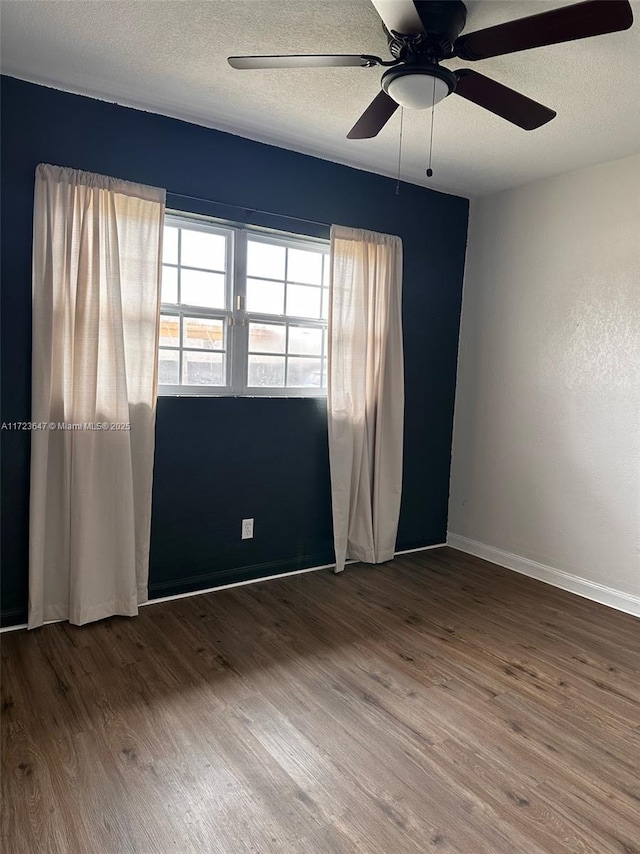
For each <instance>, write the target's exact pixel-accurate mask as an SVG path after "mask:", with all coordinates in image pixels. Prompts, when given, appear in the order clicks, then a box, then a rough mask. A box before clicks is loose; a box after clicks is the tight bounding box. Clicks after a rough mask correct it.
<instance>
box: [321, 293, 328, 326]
mask: <svg viewBox="0 0 640 854" xmlns="http://www.w3.org/2000/svg"><path fill="white" fill-rule="evenodd" d="M328 317H329V288H323V289H322V319H323V320H327V318H328Z"/></svg>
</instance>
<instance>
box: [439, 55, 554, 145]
mask: <svg viewBox="0 0 640 854" xmlns="http://www.w3.org/2000/svg"><path fill="white" fill-rule="evenodd" d="M454 74H455V75H456V77H457V78H458V83H457V85H456V88H455V93H456V95H460V96H461V97H462V98H466V99H467V101H473V103H474V104H477V105H478V106H479V107H484V108H485V110H490V111H491V112H492V113H495V114H496V115H497V116H500V117H501V118H503V119H506V120H507V121H508V122H511V123H512V124H514V125H518V127H521V128H523V129H524V130H535V129H536V128H539V127H541V126H542V125H545V124H546V123H547V122H550V121H551V119H553V118H555V115H556V114H555V112H554V111H553V110H550V109H549V108H548V107H545V106H543V105H542V104H539V103H538V102H537V101H532V100H531V98H527V97H526V95H521V94H520V93H519V92H516V91H515V90H514V89H509V87H508V86H503V85H502V83H496V81H495V80H491V79H490V78H489V77H485V76H484V74H478V72H477V71H471V69H469V68H461V69H460V70H459V71H454Z"/></svg>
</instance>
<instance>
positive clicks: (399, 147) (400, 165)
mask: <svg viewBox="0 0 640 854" xmlns="http://www.w3.org/2000/svg"><path fill="white" fill-rule="evenodd" d="M403 119H404V107H400V144H399V145H398V179H397V181H396V196H399V195H400V170H401V168H402V125H403Z"/></svg>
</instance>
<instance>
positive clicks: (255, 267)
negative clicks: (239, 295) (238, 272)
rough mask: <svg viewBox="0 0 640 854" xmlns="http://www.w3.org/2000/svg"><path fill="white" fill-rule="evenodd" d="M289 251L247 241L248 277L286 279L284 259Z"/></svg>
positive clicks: (282, 247) (255, 241)
mask: <svg viewBox="0 0 640 854" xmlns="http://www.w3.org/2000/svg"><path fill="white" fill-rule="evenodd" d="M286 253H287V250H286V249H285V248H284V246H274V244H273V243H261V242H259V241H257V240H249V241H247V275H248V276H260V277H261V278H263V279H284V259H285V256H286Z"/></svg>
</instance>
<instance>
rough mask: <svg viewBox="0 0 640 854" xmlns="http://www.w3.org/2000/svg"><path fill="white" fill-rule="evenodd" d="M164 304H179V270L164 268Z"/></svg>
mask: <svg viewBox="0 0 640 854" xmlns="http://www.w3.org/2000/svg"><path fill="white" fill-rule="evenodd" d="M160 299H161V300H162V302H174V303H176V302H178V268H177V267H163V268H162V294H161V297H160Z"/></svg>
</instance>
